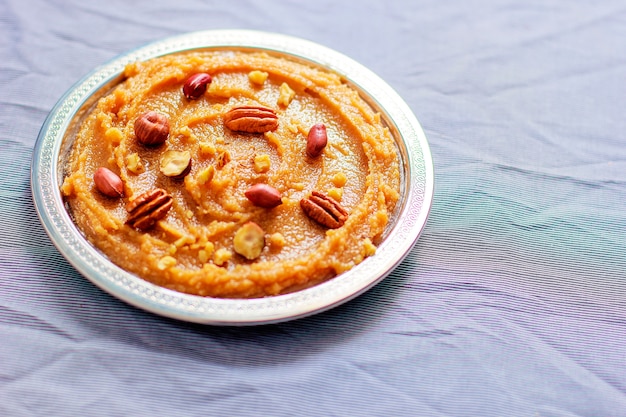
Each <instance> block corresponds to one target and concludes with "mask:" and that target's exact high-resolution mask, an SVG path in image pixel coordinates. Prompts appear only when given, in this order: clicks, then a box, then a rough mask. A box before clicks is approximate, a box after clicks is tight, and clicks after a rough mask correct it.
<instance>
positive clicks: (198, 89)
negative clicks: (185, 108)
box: [183, 72, 213, 100]
mask: <svg viewBox="0 0 626 417" xmlns="http://www.w3.org/2000/svg"><path fill="white" fill-rule="evenodd" d="M212 80H213V79H212V78H211V76H210V75H209V74H206V73H203V72H201V73H198V74H194V75H192V76H190V77H189V78H187V81H185V84H184V85H183V94H184V95H185V97H187V98H188V99H189V100H196V99H199V98H200V97H202V95H203V94H204V92H205V91H206V88H207V86H208V85H209V84H210V83H211V81H212Z"/></svg>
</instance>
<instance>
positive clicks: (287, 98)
mask: <svg viewBox="0 0 626 417" xmlns="http://www.w3.org/2000/svg"><path fill="white" fill-rule="evenodd" d="M295 96H296V92H295V91H293V90H292V89H291V87H289V84H287V83H282V84H281V85H280V89H279V96H278V101H277V102H278V104H280V105H281V106H285V107H287V106H288V105H289V103H291V100H293V98H294V97H295Z"/></svg>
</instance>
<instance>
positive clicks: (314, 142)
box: [306, 123, 328, 158]
mask: <svg viewBox="0 0 626 417" xmlns="http://www.w3.org/2000/svg"><path fill="white" fill-rule="evenodd" d="M327 143H328V136H327V134H326V125H324V124H323V123H316V124H315V125H313V127H311V129H310V130H309V134H308V135H307V138H306V153H307V155H309V156H310V157H311V158H316V157H318V156H320V155H321V154H322V152H324V148H325V147H326V144H327Z"/></svg>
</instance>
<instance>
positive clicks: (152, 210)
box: [126, 188, 172, 230]
mask: <svg viewBox="0 0 626 417" xmlns="http://www.w3.org/2000/svg"><path fill="white" fill-rule="evenodd" d="M170 208H172V196H171V195H169V194H168V193H167V192H166V191H165V190H163V189H161V188H155V189H154V190H152V191H146V192H145V193H143V194H141V195H140V196H139V197H137V198H135V199H133V200H131V201H130V202H129V203H128V205H127V206H126V211H127V212H128V214H129V217H128V220H126V224H128V225H130V226H132V227H134V228H135V229H139V230H147V229H149V228H150V227H152V226H154V224H155V223H156V222H157V221H159V220H161V219H162V218H163V217H165V215H166V214H167V212H168V211H169V209H170Z"/></svg>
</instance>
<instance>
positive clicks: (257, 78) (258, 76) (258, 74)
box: [248, 70, 269, 85]
mask: <svg viewBox="0 0 626 417" xmlns="http://www.w3.org/2000/svg"><path fill="white" fill-rule="evenodd" d="M268 76H269V74H268V73H267V72H265V71H258V70H254V71H250V72H249V73H248V78H249V79H250V82H251V83H252V84H256V85H263V84H264V83H265V80H267V77H268Z"/></svg>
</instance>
